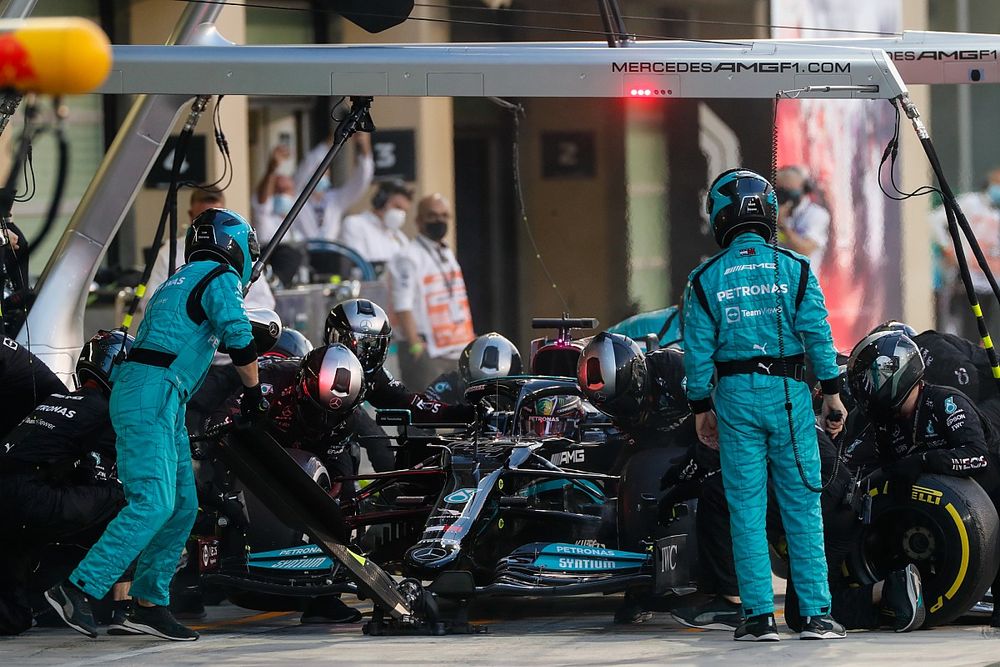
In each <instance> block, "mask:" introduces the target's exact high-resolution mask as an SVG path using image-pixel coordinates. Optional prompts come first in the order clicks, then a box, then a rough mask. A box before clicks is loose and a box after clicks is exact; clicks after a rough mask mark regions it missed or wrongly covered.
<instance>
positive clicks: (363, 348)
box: [323, 299, 392, 375]
mask: <svg viewBox="0 0 1000 667" xmlns="http://www.w3.org/2000/svg"><path fill="white" fill-rule="evenodd" d="M391 336H392V326H390V324H389V316H388V315H386V314H385V311H384V310H382V307H381V306H379V305H378V304H377V303H375V302H374V301H369V300H368V299H350V300H348V301H344V302H343V303H338V304H337V305H336V306H334V307H333V309H332V310H331V311H330V314H329V315H327V316H326V328H325V329H324V334H323V339H324V341H325V342H326V343H327V344H328V345H332V344H333V343H340V344H341V345H345V346H347V348H348V349H349V350H350V351H351V352H353V353H354V354H355V356H357V358H358V361H360V362H361V367H362V368H364V370H365V374H366V375H371V374H372V373H374V372H375V371H377V370H378V369H380V368H382V364H384V363H385V357H386V354H387V353H388V352H389V338H390V337H391Z"/></svg>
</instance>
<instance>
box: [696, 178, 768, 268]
mask: <svg viewBox="0 0 1000 667" xmlns="http://www.w3.org/2000/svg"><path fill="white" fill-rule="evenodd" d="M705 212H706V213H707V214H708V221H709V223H710V224H711V226H712V234H713V235H714V236H715V242H716V243H718V244H719V247H720V248H728V247H729V244H730V243H732V242H733V239H735V238H736V237H737V236H739V235H740V234H744V233H746V232H753V233H755V234H760V235H761V236H762V237H764V239H765V240H767V241H770V240H771V238H772V237H773V235H774V234H773V230H774V221H775V220H776V219H777V217H776V216H777V213H778V199H777V197H776V196H775V194H774V188H772V187H771V184H770V183H769V182H768V180H767V179H766V178H764V177H763V176H761V175H760V174H758V173H756V172H753V171H750V170H749V169H743V168H737V169H730V170H728V171H724V172H722V173H721V174H719V175H718V176H716V178H715V180H714V181H712V185H711V187H709V189H708V195H707V196H706V197H705Z"/></svg>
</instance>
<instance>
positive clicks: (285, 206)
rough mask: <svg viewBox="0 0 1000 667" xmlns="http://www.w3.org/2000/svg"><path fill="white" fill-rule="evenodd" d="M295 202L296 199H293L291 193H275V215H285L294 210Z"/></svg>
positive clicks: (273, 207) (273, 208) (273, 205)
mask: <svg viewBox="0 0 1000 667" xmlns="http://www.w3.org/2000/svg"><path fill="white" fill-rule="evenodd" d="M294 203H295V200H294V199H292V196H291V195H274V197H273V198H272V210H273V211H274V214H275V215H280V216H281V217H285V215H286V214H287V213H288V212H289V211H291V210H292V204H294Z"/></svg>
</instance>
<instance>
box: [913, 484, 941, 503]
mask: <svg viewBox="0 0 1000 667" xmlns="http://www.w3.org/2000/svg"><path fill="white" fill-rule="evenodd" d="M942 496H944V494H943V493H941V492H940V491H938V490H937V489H928V488H927V487H926V486H917V485H916V484H914V485H913V491H912V493H911V495H910V497H911V498H912V499H913V500H916V501H917V502H920V503H927V504H928V505H940V504H941V497H942Z"/></svg>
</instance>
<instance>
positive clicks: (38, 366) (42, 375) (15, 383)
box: [0, 337, 66, 437]
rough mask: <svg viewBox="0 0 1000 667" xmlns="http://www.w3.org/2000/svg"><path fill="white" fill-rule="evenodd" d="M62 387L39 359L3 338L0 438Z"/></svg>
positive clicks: (0, 347) (0, 380)
mask: <svg viewBox="0 0 1000 667" xmlns="http://www.w3.org/2000/svg"><path fill="white" fill-rule="evenodd" d="M65 391H66V385H64V384H63V383H62V381H61V380H60V379H59V378H58V377H56V374H55V373H53V372H52V371H51V370H49V367H48V366H46V365H45V362H43V361H42V360H41V359H39V358H38V357H36V356H35V355H34V354H32V353H31V352H29V351H28V350H27V349H26V348H25V347H24V346H22V345H19V344H18V343H17V342H16V341H14V340H13V339H11V338H7V337H4V338H3V339H2V345H0V405H2V406H3V408H2V409H0V437H3V436H4V435H6V434H7V433H9V432H10V431H11V430H13V428H14V427H15V426H17V425H18V424H20V423H21V420H22V419H24V418H25V417H27V416H28V415H29V414H31V411H32V410H33V409H34V408H35V406H36V405H38V404H39V403H41V402H42V401H44V400H45V399H46V398H48V397H49V395H51V394H54V393H56V392H65Z"/></svg>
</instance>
